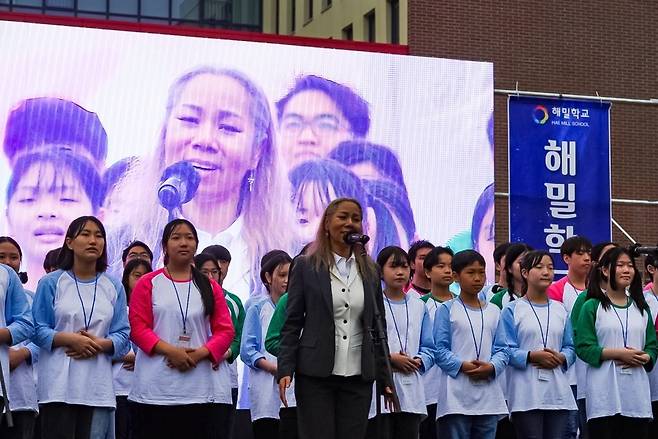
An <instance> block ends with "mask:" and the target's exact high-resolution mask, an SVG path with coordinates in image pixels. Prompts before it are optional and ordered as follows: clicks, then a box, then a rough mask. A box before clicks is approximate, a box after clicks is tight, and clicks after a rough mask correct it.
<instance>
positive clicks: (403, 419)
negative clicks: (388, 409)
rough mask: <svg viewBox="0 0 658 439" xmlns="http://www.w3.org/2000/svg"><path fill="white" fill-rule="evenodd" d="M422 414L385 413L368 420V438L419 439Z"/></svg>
mask: <svg viewBox="0 0 658 439" xmlns="http://www.w3.org/2000/svg"><path fill="white" fill-rule="evenodd" d="M420 418H421V415H419V414H417V413H385V414H381V415H379V416H376V417H374V418H372V419H370V420H369V421H368V432H367V434H366V439H417V438H418V433H419V429H420Z"/></svg>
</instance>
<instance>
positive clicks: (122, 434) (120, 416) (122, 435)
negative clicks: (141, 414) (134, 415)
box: [114, 396, 132, 439]
mask: <svg viewBox="0 0 658 439" xmlns="http://www.w3.org/2000/svg"><path fill="white" fill-rule="evenodd" d="M114 431H115V433H116V439H131V438H132V425H130V408H129V407H128V397H127V396H117V409H116V411H115V412H114Z"/></svg>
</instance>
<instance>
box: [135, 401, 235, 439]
mask: <svg viewBox="0 0 658 439" xmlns="http://www.w3.org/2000/svg"><path fill="white" fill-rule="evenodd" d="M226 406H228V404H187V405H172V406H166V405H152V404H139V403H136V402H130V415H131V420H132V425H133V438H134V439H179V438H187V437H189V438H195V439H216V438H217V436H218V435H217V430H216V428H217V425H218V424H219V423H221V422H222V419H223V422H226V419H227V415H226V414H223V413H222V412H223V411H224V410H225V409H224V408H223V407H226ZM218 416H219V418H218Z"/></svg>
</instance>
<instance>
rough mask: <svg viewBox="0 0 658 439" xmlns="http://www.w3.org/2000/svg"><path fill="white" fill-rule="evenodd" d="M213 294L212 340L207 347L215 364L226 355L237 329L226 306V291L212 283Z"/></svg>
mask: <svg viewBox="0 0 658 439" xmlns="http://www.w3.org/2000/svg"><path fill="white" fill-rule="evenodd" d="M211 285H212V292H213V295H214V296H215V311H214V312H213V314H212V315H211V316H210V333H211V335H210V338H209V339H208V341H207V342H206V344H205V346H206V348H207V349H208V351H209V352H210V359H211V361H212V362H213V363H219V362H220V361H221V360H222V357H223V356H224V353H225V352H226V351H227V350H228V348H229V346H231V342H232V341H233V337H234V336H235V329H234V328H233V322H232V320H231V313H230V312H229V310H228V306H227V305H226V299H225V298H224V291H223V290H222V287H220V286H219V284H217V283H216V282H211Z"/></svg>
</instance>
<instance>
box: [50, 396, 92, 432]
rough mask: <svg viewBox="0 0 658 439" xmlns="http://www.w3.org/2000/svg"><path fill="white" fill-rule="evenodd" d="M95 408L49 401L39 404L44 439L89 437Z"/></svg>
mask: <svg viewBox="0 0 658 439" xmlns="http://www.w3.org/2000/svg"><path fill="white" fill-rule="evenodd" d="M93 414H94V408H93V407H89V406H86V405H77V404H66V403H63V402H49V403H47V404H40V405H39V419H40V420H41V438H42V439H89V436H90V433H91V420H92V417H93Z"/></svg>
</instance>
